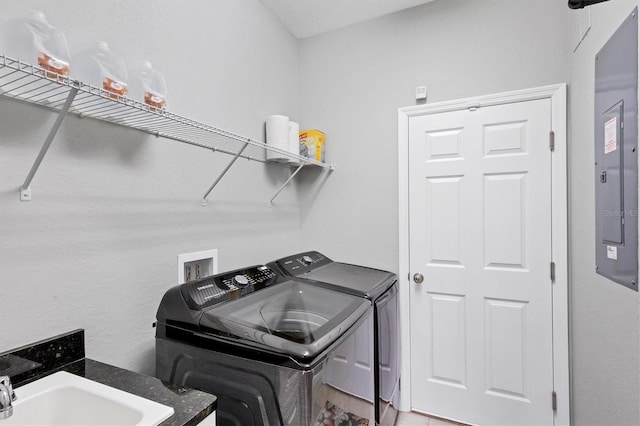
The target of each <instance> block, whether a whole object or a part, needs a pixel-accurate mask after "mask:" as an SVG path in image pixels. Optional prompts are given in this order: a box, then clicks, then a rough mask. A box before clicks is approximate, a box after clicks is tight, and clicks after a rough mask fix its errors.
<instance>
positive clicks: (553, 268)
mask: <svg viewBox="0 0 640 426" xmlns="http://www.w3.org/2000/svg"><path fill="white" fill-rule="evenodd" d="M549 273H550V276H551V282H555V281H556V263H555V262H551V264H550V268H549Z"/></svg>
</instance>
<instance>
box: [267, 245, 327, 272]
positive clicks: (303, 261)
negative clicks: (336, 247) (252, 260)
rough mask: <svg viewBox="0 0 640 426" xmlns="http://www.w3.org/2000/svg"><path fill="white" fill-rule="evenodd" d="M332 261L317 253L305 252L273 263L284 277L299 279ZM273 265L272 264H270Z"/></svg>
mask: <svg viewBox="0 0 640 426" xmlns="http://www.w3.org/2000/svg"><path fill="white" fill-rule="evenodd" d="M331 262H332V260H331V259H329V258H328V257H326V256H325V255H323V254H322V253H320V252H317V251H307V252H304V253H298V254H294V255H292V256H288V257H283V258H282V259H278V260H276V261H275V262H274V263H275V265H276V266H277V269H279V270H280V272H282V273H283V274H285V275H288V276H292V277H299V276H301V275H303V274H306V273H307V272H310V271H313V270H314V269H317V268H319V267H321V266H324V265H326V264H328V263H331ZM270 265H273V264H270Z"/></svg>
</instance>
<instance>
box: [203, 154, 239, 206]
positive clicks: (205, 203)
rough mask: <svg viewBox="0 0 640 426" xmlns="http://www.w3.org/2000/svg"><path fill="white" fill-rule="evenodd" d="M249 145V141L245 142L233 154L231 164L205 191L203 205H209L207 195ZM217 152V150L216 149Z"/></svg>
mask: <svg viewBox="0 0 640 426" xmlns="http://www.w3.org/2000/svg"><path fill="white" fill-rule="evenodd" d="M247 146H249V142H245V143H244V145H242V148H240V150H239V151H238V152H236V154H235V155H234V156H233V158H232V159H231V161H229V164H227V167H225V168H224V170H223V171H222V173H220V175H219V176H218V178H217V179H216V180H215V182H213V184H211V186H210V187H209V189H208V190H207V192H205V193H204V196H203V197H202V205H203V206H206V205H207V197H208V196H209V194H210V193H211V191H213V188H215V187H216V185H217V184H218V182H220V179H222V177H223V176H224V175H226V174H227V172H228V171H229V169H230V168H231V166H233V163H235V162H236V160H237V159H238V158H240V156H241V155H242V153H243V151H244V150H245V149H246V148H247ZM214 152H215V151H214Z"/></svg>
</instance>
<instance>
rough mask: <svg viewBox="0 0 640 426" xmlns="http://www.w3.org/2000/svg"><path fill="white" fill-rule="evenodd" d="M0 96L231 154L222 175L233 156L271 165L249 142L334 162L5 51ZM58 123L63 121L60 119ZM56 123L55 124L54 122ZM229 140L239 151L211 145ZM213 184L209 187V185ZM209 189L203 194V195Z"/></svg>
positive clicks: (295, 159) (301, 162)
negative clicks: (251, 150)
mask: <svg viewBox="0 0 640 426" xmlns="http://www.w3.org/2000/svg"><path fill="white" fill-rule="evenodd" d="M0 96H2V97H6V98H12V99H17V100H20V101H24V102H27V103H30V104H35V105H40V106H43V107H46V108H49V109H52V110H54V111H57V112H59V113H60V114H61V116H62V118H64V115H66V114H67V113H72V114H75V115H78V116H81V117H89V118H93V119H96V120H101V121H106V122H109V123H113V124H116V125H119V126H124V127H128V128H133V129H137V130H139V131H142V132H145V133H148V134H152V135H155V136H159V137H163V138H167V139H171V140H174V141H178V142H182V143H186V144H189V145H193V146H197V147H201V148H205V149H209V150H211V151H214V152H221V153H224V154H229V155H233V156H234V158H233V160H232V161H231V163H230V164H229V166H228V167H227V169H225V171H224V172H223V174H224V173H226V171H227V170H228V168H229V167H230V166H231V165H232V164H233V162H234V161H235V160H236V159H237V158H246V159H249V160H254V161H259V162H263V163H271V162H268V161H266V160H265V159H262V158H257V157H252V156H248V155H243V151H244V149H245V148H246V147H247V146H249V145H251V146H254V147H257V148H260V149H262V150H267V151H273V152H277V153H278V154H280V155H282V156H283V157H285V158H288V159H291V164H289V163H274V164H281V165H286V166H296V167H298V170H299V169H300V167H303V166H316V167H320V168H322V169H328V170H334V169H335V166H334V165H333V164H326V163H321V162H318V161H315V160H312V159H310V158H306V157H302V156H299V155H296V154H292V153H290V152H288V151H286V150H283V149H280V148H278V147H274V146H270V145H267V144H265V143H264V142H260V141H257V140H254V139H251V138H248V137H244V136H241V135H239V134H237V133H233V132H230V131H227V130H223V129H220V128H218V127H214V126H211V125H208V124H204V123H201V122H198V121H195V120H191V119H189V118H186V117H182V116H180V115H177V114H173V113H171V112H168V111H166V110H164V109H158V108H154V107H151V106H149V105H146V104H144V103H142V102H138V101H135V100H133V99H129V98H128V97H126V96H119V95H115V94H113V93H111V92H108V91H106V90H104V89H101V88H98V87H95V86H91V85H89V84H85V83H83V82H81V81H77V80H73V79H70V78H68V77H64V76H60V75H58V74H55V73H53V72H50V71H47V70H45V69H43V68H41V67H38V66H34V65H31V64H27V63H24V62H20V61H17V60H15V59H12V58H9V57H7V56H5V55H0ZM61 121H62V119H60V122H61ZM59 124H60V123H57V125H58V126H59ZM54 127H55V126H54ZM56 131H57V127H56V128H55V129H54V130H53V133H52V134H51V139H52V138H53V136H54V135H55V132H56ZM228 142H233V143H234V144H233V145H232V147H233V146H235V147H239V150H238V151H236V150H234V149H228V148H222V147H219V146H216V144H220V143H222V144H224V145H225V146H228ZM50 143H51V141H50V140H49V141H45V147H43V151H41V156H44V154H45V153H46V149H48V144H50ZM38 160H39V161H41V158H40V157H39V159H38ZM38 160H36V163H37V164H36V165H34V166H36V167H35V169H36V170H37V165H39V161H38ZM298 170H296V172H297V171H298ZM32 172H33V174H34V173H35V170H32ZM221 177H222V175H221V176H220V178H221ZM32 178H33V176H32V173H30V176H29V177H28V178H27V181H25V185H23V188H22V189H26V188H27V187H28V186H29V184H30V181H31V179H32ZM218 180H219V179H218ZM216 183H217V181H216ZM213 186H215V184H214V185H213ZM213 186H212V188H211V189H213ZM211 189H210V190H211ZM210 190H209V192H210ZM209 192H207V194H205V197H204V198H206V196H207V195H208V193H209ZM278 192H279V191H278Z"/></svg>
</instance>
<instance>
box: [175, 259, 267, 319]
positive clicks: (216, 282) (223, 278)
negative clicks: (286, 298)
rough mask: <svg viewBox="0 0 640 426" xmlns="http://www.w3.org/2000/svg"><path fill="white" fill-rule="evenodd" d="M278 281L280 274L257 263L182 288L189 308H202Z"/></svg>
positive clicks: (183, 285)
mask: <svg viewBox="0 0 640 426" xmlns="http://www.w3.org/2000/svg"><path fill="white" fill-rule="evenodd" d="M276 282H278V274H276V272H275V271H274V270H273V269H271V268H269V267H268V266H266V265H256V266H251V267H249V268H243V269H238V270H235V271H230V272H225V273H222V274H218V275H212V276H210V277H206V278H203V279H201V280H197V281H190V282H187V283H184V284H182V286H181V288H180V290H181V292H182V296H183V297H184V299H185V301H186V302H187V305H188V306H189V308H191V309H193V310H202V309H204V308H208V307H210V306H213V305H217V304H219V303H223V302H226V301H228V300H233V299H237V298H238V297H242V296H243V295H246V294H249V293H253V292H255V291H258V290H261V289H263V288H265V287H268V286H270V285H272V284H275V283H276Z"/></svg>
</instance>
